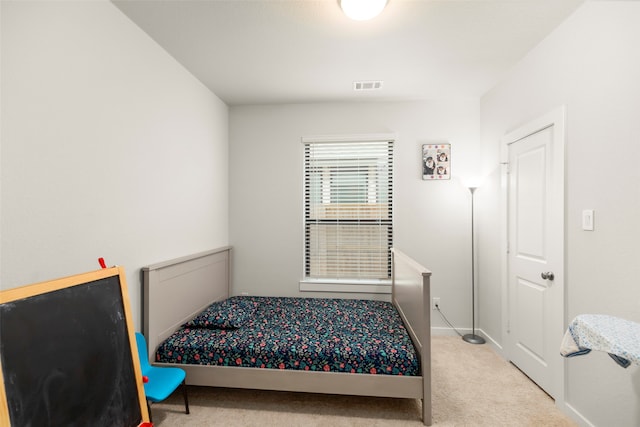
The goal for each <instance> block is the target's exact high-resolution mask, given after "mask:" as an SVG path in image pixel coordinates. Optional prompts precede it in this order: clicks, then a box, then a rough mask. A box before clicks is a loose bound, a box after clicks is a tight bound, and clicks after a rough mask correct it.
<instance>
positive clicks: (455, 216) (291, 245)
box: [229, 100, 479, 328]
mask: <svg viewBox="0 0 640 427" xmlns="http://www.w3.org/2000/svg"><path fill="white" fill-rule="evenodd" d="M366 133H396V135H397V141H396V145H395V152H394V156H395V159H394V164H395V191H394V194H395V201H394V223H395V227H394V233H395V236H394V240H395V246H396V247H398V248H399V249H401V250H402V251H404V252H405V253H407V254H408V255H410V256H411V257H413V258H415V259H416V260H417V261H419V262H420V263H422V264H423V265H425V266H426V267H428V268H430V269H431V270H432V271H433V278H432V283H433V289H432V294H433V295H434V296H439V297H440V298H441V303H442V307H443V310H444V312H445V314H446V315H447V317H448V318H449V319H450V321H451V322H452V323H453V324H454V325H456V326H458V327H466V328H470V326H471V302H470V280H471V279H470V277H471V254H470V240H469V233H470V195H469V191H468V190H467V189H466V188H464V187H463V186H462V185H461V184H460V182H459V180H458V177H459V176H461V175H465V174H470V173H471V172H472V171H474V169H475V167H476V164H477V162H476V153H478V146H479V144H478V139H477V137H478V135H479V104H478V100H459V101H449V102H443V101H433V102H407V103H353V104H348V103H347V104H344V103H342V104H308V105H281V106H247V107H232V108H231V110H230V154H229V158H230V205H229V206H230V209H229V211H230V241H231V244H232V245H233V247H234V255H233V258H234V261H233V274H234V277H233V290H234V292H235V293H236V294H238V293H240V292H242V291H246V292H249V293H250V294H253V295H284V296H300V295H301V294H300V293H299V291H298V281H299V280H300V279H301V278H302V274H303V271H302V268H303V267H302V265H303V226H302V215H303V210H302V206H303V205H302V196H303V186H302V175H303V145H302V143H301V142H300V139H301V137H303V136H311V135H334V134H366ZM431 141H448V142H450V143H451V144H452V168H453V174H454V179H452V180H450V181H438V182H427V181H423V180H422V176H421V147H422V144H423V143H428V142H431ZM303 296H318V295H311V294H309V293H304V295H303ZM320 296H328V294H320ZM360 297H367V295H360ZM443 324H444V323H443V322H442V320H441V319H440V317H438V316H434V325H435V326H436V327H439V326H442V325H443Z"/></svg>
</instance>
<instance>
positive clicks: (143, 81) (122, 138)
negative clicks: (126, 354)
mask: <svg viewBox="0 0 640 427" xmlns="http://www.w3.org/2000/svg"><path fill="white" fill-rule="evenodd" d="M1 7H2V34H1V35H2V87H1V89H2V98H1V100H2V134H1V136H2V145H1V162H2V163H1V173H2V175H1V177H2V187H1V196H2V205H1V206H2V209H1V232H2V244H1V254H2V260H1V263H0V264H1V268H2V270H1V273H0V278H1V282H0V283H1V284H0V286H1V287H2V288H5V289H6V288H11V287H15V286H19V285H25V284H30V283H34V282H40V281H44V280H51V279H55V278H58V277H62V276H67V275H72V274H77V273H82V272H86V271H91V270H95V269H97V268H99V265H98V262H97V259H98V258H99V257H104V258H105V259H106V261H107V263H108V264H109V265H113V264H118V265H121V266H124V268H125V269H126V271H127V282H128V286H129V293H130V296H131V305H132V311H133V316H134V319H135V321H136V327H138V328H139V327H140V323H139V321H140V319H139V316H140V268H141V267H142V266H144V265H148V264H151V263H155V262H159V261H163V260H166V259H169V258H172V257H177V256H183V255H185V254H188V253H193V252H198V251H202V250H207V249H211V248H214V247H217V246H222V245H227V244H228V231H227V224H228V211H227V200H228V108H227V106H226V105H225V104H224V103H223V102H221V101H220V100H219V99H218V98H217V97H216V96H215V95H213V94H212V93H211V92H210V91H209V90H208V89H206V88H205V87H204V86H203V85H202V84H201V83H200V82H198V81H197V80H196V79H195V78H194V77H193V76H191V75H190V74H189V73H188V72H187V71H186V70H185V69H184V68H183V67H182V66H181V65H179V64H178V63H177V62H176V61H175V60H174V59H173V58H172V57H170V56H169V55H168V54H167V53H166V52H165V51H164V50H162V49H161V48H160V47H159V46H158V45H157V44H156V43H155V42H153V41H152V40H151V39H150V38H149V37H148V36H147V35H146V34H145V33H143V32H142V31H141V30H140V29H139V28H138V27H137V26H135V25H134V24H133V23H131V21H129V19H128V18H126V17H125V16H124V15H123V14H122V13H121V12H120V11H119V10H118V9H117V8H116V7H115V6H113V4H111V3H109V2H106V1H91V2H79V1H65V2H46V1H45V2H4V1H3V2H1Z"/></svg>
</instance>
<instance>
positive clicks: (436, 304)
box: [431, 297, 440, 310]
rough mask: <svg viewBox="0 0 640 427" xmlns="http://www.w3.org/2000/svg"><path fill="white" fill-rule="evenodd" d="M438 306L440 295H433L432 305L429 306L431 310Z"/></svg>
mask: <svg viewBox="0 0 640 427" xmlns="http://www.w3.org/2000/svg"><path fill="white" fill-rule="evenodd" d="M438 307H440V297H433V305H432V306H431V309H432V310H437V309H438Z"/></svg>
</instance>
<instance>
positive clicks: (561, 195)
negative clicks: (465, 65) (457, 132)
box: [500, 105, 567, 407]
mask: <svg viewBox="0 0 640 427" xmlns="http://www.w3.org/2000/svg"><path fill="white" fill-rule="evenodd" d="M565 121H566V107H565V106H564V105H562V106H560V107H556V108H554V109H553V110H551V111H549V112H548V113H546V114H543V115H542V116H540V117H538V118H536V119H533V120H530V121H528V122H527V123H525V124H523V125H520V126H518V127H517V128H516V129H515V130H512V131H510V132H508V133H507V134H505V135H504V136H503V137H502V138H501V140H500V142H501V144H500V164H501V166H502V167H501V209H500V211H501V221H502V233H501V253H502V256H501V260H502V278H501V283H502V337H503V343H504V348H503V351H504V355H505V357H506V358H507V359H508V360H511V354H512V352H513V348H514V346H515V343H514V342H513V339H512V335H511V334H510V333H509V331H510V325H511V322H510V308H511V307H510V304H511V302H510V301H511V300H510V291H509V254H508V250H509V145H511V144H513V143H515V142H517V141H519V140H521V139H523V138H526V137H527V136H530V135H532V134H534V133H536V132H538V131H540V130H543V129H546V128H549V127H553V128H552V129H553V132H552V134H553V141H554V146H553V156H554V159H555V161H556V162H557V163H558V164H559V165H560V168H561V172H560V175H561V176H559V177H554V178H555V179H561V183H562V185H561V186H560V188H559V189H558V193H557V194H555V196H554V197H556V198H557V199H556V205H557V206H559V207H560V212H554V213H553V215H554V217H555V218H556V220H557V219H558V216H560V217H561V218H560V224H561V228H562V231H561V234H562V248H561V251H560V253H561V254H562V260H561V261H560V263H559V266H560V268H559V269H558V268H556V269H554V274H555V276H556V280H555V282H556V283H555V284H556V285H557V284H558V283H559V284H560V286H562V292H561V295H562V301H561V302H559V303H558V304H557V305H556V306H557V307H558V308H559V309H560V310H561V313H555V316H554V317H555V318H556V319H557V321H558V322H559V324H558V325H556V326H555V329H556V330H557V332H558V335H559V338H558V359H557V361H556V364H555V365H554V369H556V370H557V371H556V372H557V373H558V375H557V378H556V379H555V381H554V391H555V396H554V399H555V401H556V406H558V407H563V406H564V403H565V390H566V375H565V367H566V365H565V360H564V359H563V358H562V357H561V356H560V344H561V340H562V334H563V331H564V328H565V325H566V322H567V320H566V313H567V298H566V295H567V286H566V281H565V270H566V268H565V267H566V265H565V264H566V240H567V236H566V215H565V212H566V199H565V187H566V163H565V146H566V124H565Z"/></svg>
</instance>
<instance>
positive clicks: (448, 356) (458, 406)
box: [151, 337, 576, 427]
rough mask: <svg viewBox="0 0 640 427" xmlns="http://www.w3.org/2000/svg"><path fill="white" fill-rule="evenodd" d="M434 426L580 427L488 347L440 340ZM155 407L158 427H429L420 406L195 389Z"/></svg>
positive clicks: (435, 354)
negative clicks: (186, 407) (184, 397)
mask: <svg viewBox="0 0 640 427" xmlns="http://www.w3.org/2000/svg"><path fill="white" fill-rule="evenodd" d="M432 360H433V370H432V371H433V373H432V374H433V380H432V387H433V425H435V426H492V427H497V426H509V427H512V426H513V427H516V426H531V427H533V426H535V427H539V426H575V425H576V424H575V423H573V422H572V421H571V420H569V419H568V418H567V417H566V416H564V415H563V414H562V413H561V412H560V411H559V410H558V409H556V407H555V406H554V402H553V400H552V399H551V398H550V397H549V396H547V395H546V394H545V393H544V392H543V391H542V390H540V389H539V388H538V387H537V386H536V385H535V384H534V383H533V382H531V381H530V380H529V379H528V378H527V377H526V376H524V375H523V374H522V373H521V372H520V371H519V370H518V369H516V368H515V367H514V366H513V365H511V364H510V363H508V362H505V361H504V360H503V359H502V358H501V357H500V356H498V355H497V354H496V353H495V352H494V351H492V350H491V348H490V347H489V346H488V345H473V344H468V343H465V342H464V341H462V340H461V339H460V338H457V337H456V338H454V337H433V338H432ZM189 403H190V409H191V414H189V415H186V414H185V413H184V403H183V400H182V393H180V390H178V392H177V393H174V394H173V395H172V396H170V397H169V398H168V399H167V400H166V401H164V402H162V403H157V404H155V405H152V407H151V410H152V413H153V422H154V425H155V426H157V427H170V426H184V427H189V426H193V427H196V426H256V427H258V426H260V427H264V426H282V427H284V426H354V427H357V426H362V427H365V426H366V427H370V426H421V425H422V421H421V420H420V416H421V415H420V414H421V412H420V405H421V403H420V401H417V400H414V399H388V398H371V397H357V396H335V395H319V394H305V393H288V392H270V391H255V390H231V389H221V388H209V387H195V386H191V387H189Z"/></svg>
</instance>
